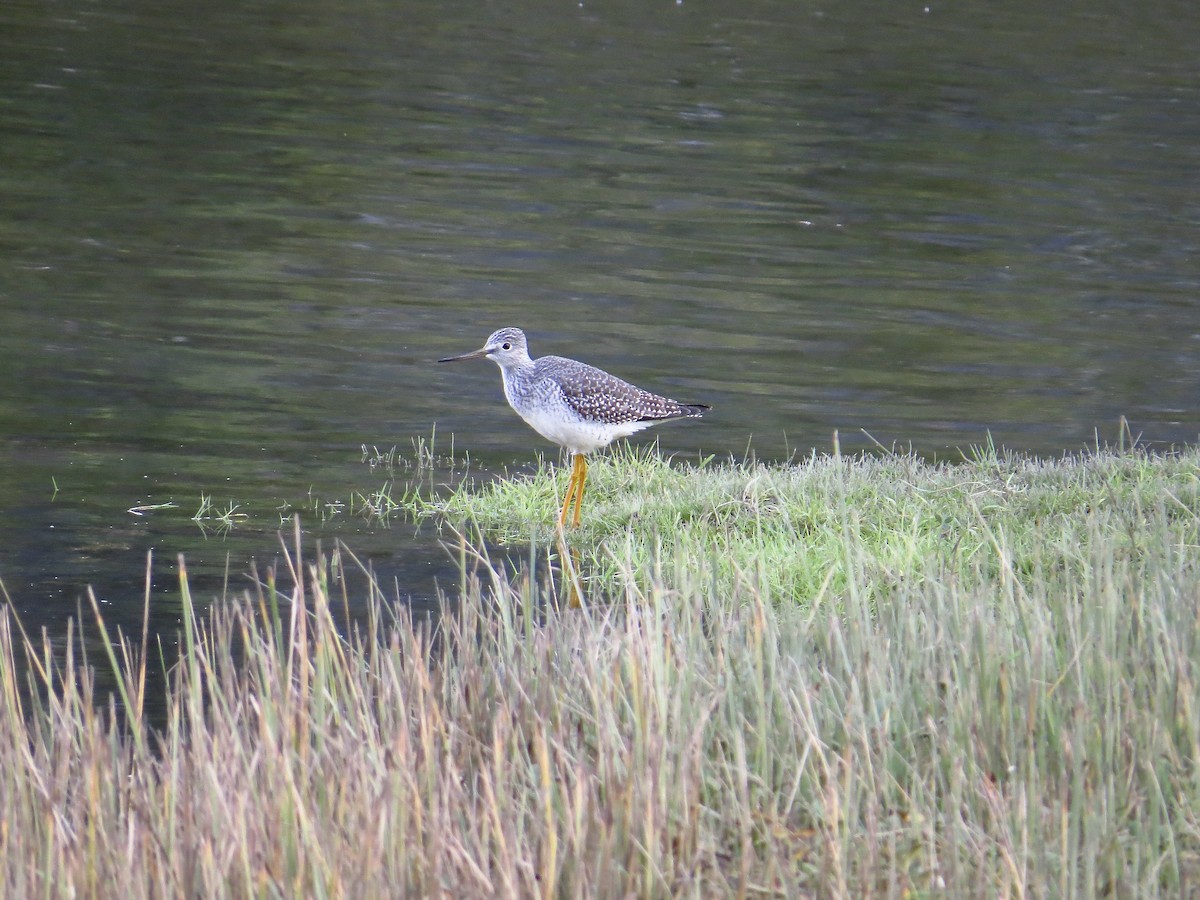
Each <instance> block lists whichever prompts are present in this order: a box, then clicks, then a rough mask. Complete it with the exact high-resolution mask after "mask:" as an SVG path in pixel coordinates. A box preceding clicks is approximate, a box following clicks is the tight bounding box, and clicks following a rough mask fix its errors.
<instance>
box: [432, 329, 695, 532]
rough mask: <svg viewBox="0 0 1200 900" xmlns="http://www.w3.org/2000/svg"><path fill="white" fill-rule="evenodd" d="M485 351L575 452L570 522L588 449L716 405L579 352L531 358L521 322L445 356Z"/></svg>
mask: <svg viewBox="0 0 1200 900" xmlns="http://www.w3.org/2000/svg"><path fill="white" fill-rule="evenodd" d="M479 357H486V358H488V359H490V360H492V362H494V363H495V364H496V365H498V366H499V367H500V374H501V376H502V377H503V379H504V396H505V397H507V398H508V405H509V406H511V407H512V408H513V409H515V410H516V411H517V414H518V415H519V416H520V417H521V418H522V419H524V420H525V421H526V422H528V423H529V425H530V427H532V428H533V430H534V431H536V432H537V433H538V434H540V435H541V436H542V437H544V438H546V439H547V440H550V441H553V442H554V443H556V444H558V445H559V446H561V447H566V448H567V449H568V450H570V451H571V453H573V454H574V456H575V464H574V466H573V467H572V470H571V480H570V481H569V482H568V484H567V493H566V497H565V499H564V500H563V507H562V514H561V515H560V516H559V522H560V523H561V524H563V525H565V524H566V522H567V510H568V509H569V508H570V507H571V504H572V502H574V504H575V514H574V518H573V521H574V524H576V525H578V524H579V516H580V509H581V507H582V506H583V486H584V483H585V482H586V481H587V461H586V460H585V459H584V454H585V453H588V452H589V451H591V450H595V449H597V448H598V447H603V446H605V445H606V444H609V443H611V442H612V441H614V440H616V439H617V438H619V437H628V436H629V435H631V434H633V433H634V432H636V431H641V430H642V429H643V428H649V427H650V426H651V425H656V424H658V423H659V422H667V421H669V420H671V419H685V418H687V419H694V418H697V417H699V416H702V415H704V412H705V410H707V409H708V407H707V406H705V405H703V404H701V403H679V402H677V401H675V400H671V399H669V398H667V397H660V396H658V395H657V394H651V393H650V392H649V391H643V390H642V389H641V388H639V387H634V386H633V385H632V384H630V383H629V382H628V381H622V380H621V379H620V378H617V377H616V376H615V375H609V374H608V373H607V372H605V371H604V370H603V369H597V368H596V367H595V366H589V365H588V364H587V363H581V362H576V361H575V360H573V359H565V358H564V357H561V356H543V357H542V358H541V359H530V357H529V346H528V344H527V343H526V342H525V333H524V332H523V331H521V329H520V328H501V329H500V330H499V331H495V332H493V333H492V335H491V336H490V337H489V338H488V339H487V343H485V344H484V345H483V347H482V348H480V349H479V350H476V351H474V352H473V353H464V354H463V355H462V356H449V357H446V358H445V359H440V360H438V362H454V361H455V360H459V359H478V358H479Z"/></svg>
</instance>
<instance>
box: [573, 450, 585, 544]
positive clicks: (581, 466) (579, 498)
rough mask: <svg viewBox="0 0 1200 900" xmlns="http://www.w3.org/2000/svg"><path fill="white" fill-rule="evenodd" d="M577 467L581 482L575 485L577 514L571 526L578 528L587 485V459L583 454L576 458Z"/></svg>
mask: <svg viewBox="0 0 1200 900" xmlns="http://www.w3.org/2000/svg"><path fill="white" fill-rule="evenodd" d="M575 467H576V468H577V469H578V470H579V480H578V481H577V482H576V484H575V514H574V515H573V516H572V517H571V524H572V525H574V526H575V527H576V528H578V527H579V517H580V515H581V514H582V512H583V486H584V485H585V484H586V483H587V457H585V456H584V455H583V454H582V453H580V454H578V455H577V456H576V457H575Z"/></svg>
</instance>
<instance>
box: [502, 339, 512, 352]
mask: <svg viewBox="0 0 1200 900" xmlns="http://www.w3.org/2000/svg"><path fill="white" fill-rule="evenodd" d="M500 349H501V350H511V349H512V344H510V343H509V342H508V341H505V342H504V343H503V344H501V345H500Z"/></svg>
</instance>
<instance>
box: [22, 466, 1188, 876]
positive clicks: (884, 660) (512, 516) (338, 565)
mask: <svg viewBox="0 0 1200 900" xmlns="http://www.w3.org/2000/svg"><path fill="white" fill-rule="evenodd" d="M591 476H592V477H591V479H590V480H589V494H588V497H587V500H586V504H585V508H584V520H585V527H584V528H582V529H580V530H579V532H578V533H576V534H572V535H570V536H569V538H568V540H569V541H570V545H571V547H572V548H573V549H574V550H576V551H577V553H578V555H579V558H580V563H579V567H580V570H581V572H582V573H583V576H584V578H583V580H584V592H583V593H584V600H585V604H584V606H583V608H582V609H569V608H564V607H565V606H566V604H559V603H557V602H556V598H557V592H558V590H559V586H558V584H557V583H556V581H555V579H554V578H553V577H550V576H551V575H552V574H553V573H549V572H546V567H545V566H544V565H540V564H539V566H538V568H537V570H536V571H535V574H534V575H533V576H532V577H530V576H529V575H528V573H527V572H526V571H524V570H522V569H520V568H514V567H513V564H511V563H507V562H505V563H503V564H494V565H493V564H491V563H489V561H488V559H487V551H486V550H485V549H484V544H483V543H480V542H475V545H474V546H473V547H472V546H468V545H467V544H463V545H461V547H460V552H461V554H462V557H463V560H464V571H463V582H462V586H461V597H457V598H455V599H456V600H457V602H456V603H453V604H452V605H451V606H450V607H449V608H448V609H447V611H446V613H445V614H444V616H443V617H442V619H441V623H440V626H439V628H438V629H437V631H436V633H431V631H430V629H429V628H428V626H427V625H423V624H421V623H420V622H414V621H413V620H412V619H410V618H409V617H408V616H407V615H406V613H405V612H404V611H403V609H400V610H399V611H398V612H396V613H395V614H394V616H393V614H392V613H390V612H388V610H389V609H392V608H393V607H392V606H391V605H389V604H388V602H387V600H386V598H385V597H383V596H382V595H381V593H380V592H379V590H378V588H377V587H375V586H374V585H372V584H371V582H370V580H369V578H368V577H367V575H366V574H365V573H362V572H361V571H360V570H359V569H358V568H357V567H356V566H355V565H354V561H353V559H352V558H351V557H350V555H349V553H348V551H345V550H339V551H338V552H336V553H335V554H334V555H333V557H331V558H328V559H325V560H320V561H314V564H313V565H307V564H303V563H302V562H301V561H300V559H299V558H298V557H299V552H300V551H299V550H296V551H295V554H294V556H293V558H292V560H291V561H290V565H291V566H292V567H293V568H294V575H295V577H296V578H298V579H299V580H300V581H301V586H300V588H298V589H296V590H295V591H289V593H288V594H286V595H283V594H279V593H277V592H276V591H275V590H274V589H273V588H272V585H273V584H274V583H275V580H274V579H273V578H268V579H267V583H266V584H264V586H263V587H262V588H261V590H259V591H258V592H255V593H253V594H251V595H248V596H243V597H228V598H223V599H221V600H220V601H218V602H216V603H214V604H213V605H212V607H211V609H210V610H209V612H208V613H207V614H204V615H201V614H200V613H198V612H197V610H196V608H195V606H194V604H193V602H192V598H191V597H190V595H189V592H188V590H187V586H186V577H184V578H183V580H182V582H181V590H182V594H183V600H184V620H183V624H184V629H183V636H182V639H181V651H180V653H179V657H178V660H177V661H176V659H175V657H174V655H173V654H168V653H167V651H166V650H163V649H156V648H155V647H154V646H153V645H152V644H149V645H148V644H147V642H146V641H145V639H144V638H143V637H142V636H141V635H140V634H139V635H132V636H126V635H122V636H118V635H116V634H115V633H110V642H109V644H108V645H107V649H106V651H105V656H106V658H105V659H103V660H91V661H90V662H91V663H92V664H99V665H103V666H105V667H107V668H112V669H114V670H115V671H116V672H117V673H119V677H120V683H121V687H120V690H119V692H118V693H119V695H120V706H121V708H122V709H123V710H124V715H121V716H118V715H117V714H116V712H115V709H116V706H115V705H114V703H115V702H114V703H110V701H108V700H107V699H106V698H104V697H100V696H97V695H96V688H95V677H94V676H93V675H91V674H89V670H88V668H87V666H86V665H85V664H84V663H85V661H84V660H82V659H81V658H80V648H79V646H78V645H77V644H76V643H74V642H73V641H71V640H70V639H69V638H68V644H67V647H66V649H65V650H63V649H61V648H58V647H55V646H52V644H53V643H55V642H54V641H52V640H51V638H50V637H43V638H40V639H33V640H29V639H26V638H25V637H23V636H22V635H21V634H20V633H19V632H17V631H16V630H15V628H14V621H13V618H12V616H11V614H9V613H8V612H7V611H3V612H0V696H2V699H0V809H2V810H3V811H4V813H3V818H2V819H0V859H2V860H3V863H4V864H3V866H2V867H0V878H2V879H3V884H2V885H0V894H3V895H4V896H66V895H68V894H71V895H79V894H82V895H85V896H94V895H104V896H123V897H142V896H165V895H172V896H174V895H180V894H186V895H200V896H247V895H253V896H264V897H268V896H314V897H315V896H338V897H340V896H348V897H370V896H397V895H400V896H404V895H407V896H426V895H438V894H444V895H448V896H548V897H550V896H553V897H588V896H594V897H625V896H645V897H665V896H693V897H712V896H743V897H756V896H781V897H783V896H786V897H794V896H813V897H863V896H909V897H921V896H948V897H975V896H979V897H999V896H1008V897H1016V896H1033V897H1061V896H1075V897H1101V896H1112V897H1133V896H1137V897H1152V896H1164V897H1179V896H1188V895H1191V894H1194V892H1195V891H1196V890H1197V885H1198V884H1200V769H1198V767H1197V763H1198V762H1200V709H1198V708H1197V706H1198V703H1200V697H1198V695H1197V679H1198V677H1200V453H1197V452H1196V451H1193V450H1188V451H1184V452H1181V453H1179V454H1176V455H1170V456H1153V455H1149V454H1146V453H1142V452H1140V451H1135V452H1128V453H1107V452H1102V453H1096V454H1091V455H1087V456H1081V457H1077V458H1071V459H1064V460H1061V461H1057V462H1038V461H1033V460H1029V459H1026V458H1021V457H1016V456H1005V455H998V454H995V453H985V454H980V455H979V457H978V458H975V459H972V460H969V461H966V462H964V463H962V464H960V465H956V466H931V465H927V464H925V463H922V462H920V461H918V460H916V459H914V458H911V457H905V456H888V457H881V458H872V459H846V458H837V457H834V458H825V457H814V458H812V459H808V460H805V461H803V462H802V463H800V464H798V465H794V466H764V465H758V464H744V465H743V464H737V465H733V464H720V463H716V462H713V461H709V462H707V463H706V464H704V465H702V466H698V467H688V466H669V465H667V464H665V463H663V462H662V461H661V460H659V459H657V457H656V456H655V455H654V454H653V453H647V452H645V451H642V452H639V453H634V454H632V455H622V456H619V457H618V458H617V459H615V460H613V461H600V462H597V463H596V464H595V465H594V466H593V467H592V472H591ZM563 477H564V473H561V472H559V471H557V470H552V469H549V468H546V467H543V468H542V469H540V470H539V471H538V472H536V473H534V474H533V475H531V476H529V477H526V478H517V479H511V480H506V481H504V482H495V483H492V484H488V485H482V486H479V487H478V488H476V489H462V490H459V491H457V492H455V493H453V494H451V495H450V496H448V497H446V498H443V499H436V500H435V499H431V498H430V497H429V496H428V495H426V496H425V497H424V498H422V499H411V500H410V503H411V505H410V506H409V507H408V512H409V513H410V514H418V515H419V514H426V515H428V514H433V513H434V512H435V511H436V515H437V516H438V517H439V520H440V521H443V522H444V523H445V524H446V527H447V528H448V529H451V528H453V529H457V530H458V531H460V532H463V533H475V531H474V530H475V529H478V531H479V533H481V534H483V535H485V536H486V537H487V539H488V542H489V543H490V545H492V546H493V547H494V546H496V545H506V548H507V549H508V550H510V551H511V556H512V557H514V558H516V557H523V558H530V559H534V560H541V559H543V558H544V557H545V556H551V557H553V556H556V555H557V554H558V553H559V552H560V551H559V550H558V549H557V546H556V545H557V541H556V540H555V539H554V538H553V537H551V536H552V535H553V534H554V528H553V524H554V522H555V520H556V516H557V501H556V496H555V494H556V489H557V491H561V489H562V483H561V479H562V478H563ZM559 496H561V494H559ZM468 523H472V524H468ZM531 534H532V535H533V539H534V543H533V545H532V547H531V545H530V537H531ZM522 548H523V549H522ZM518 551H519V552H518ZM287 580H289V579H287V578H285V577H284V574H283V573H280V574H279V578H278V581H279V582H284V581H287ZM351 597H358V598H366V599H368V600H369V603H370V607H371V610H372V613H371V615H370V616H369V617H368V620H367V624H366V625H365V626H364V627H363V628H362V629H360V630H359V631H358V632H355V633H354V634H352V635H349V636H347V635H346V634H344V633H342V632H340V631H339V630H338V628H337V627H336V626H335V624H334V617H333V615H332V612H331V610H332V609H336V608H338V607H339V606H341V605H342V604H344V603H346V602H348V601H349V599H350V598H351ZM97 616H98V613H97ZM159 655H162V656H166V657H167V658H168V662H169V663H170V664H172V666H173V668H172V687H171V689H170V692H169V696H168V697H167V698H166V704H167V706H166V715H165V722H166V725H165V727H163V728H162V729H161V730H151V729H150V728H149V727H148V725H147V724H146V720H145V716H144V715H142V714H141V713H140V710H142V709H143V708H144V707H145V697H144V686H145V684H146V678H145V672H144V668H143V667H144V665H145V661H146V660H147V659H156V658H157V657H158V656H159ZM22 672H26V673H29V677H30V680H31V683H30V684H29V685H25V684H24V683H23V681H22V676H21V674H20V673H22Z"/></svg>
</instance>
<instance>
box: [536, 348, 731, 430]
mask: <svg viewBox="0 0 1200 900" xmlns="http://www.w3.org/2000/svg"><path fill="white" fill-rule="evenodd" d="M538 363H539V366H541V365H545V368H546V374H547V375H549V376H550V377H552V378H553V379H554V380H555V381H557V382H558V385H559V387H560V388H561V389H562V392H563V399H564V400H566V402H567V405H568V406H570V407H571V408H572V409H573V410H575V412H577V413H578V414H579V415H580V416H582V417H583V418H585V419H588V420H590V421H593V422H604V423H609V424H624V423H626V422H658V421H662V420H665V419H679V418H684V417H694V416H700V415H703V413H704V411H705V410H706V409H708V407H707V406H701V405H699V404H694V405H688V404H683V403H678V402H676V401H675V400H671V399H669V398H667V397H660V396H658V395H657V394H651V393H650V392H649V391H643V390H642V389H641V388H639V387H636V386H634V385H632V384H630V383H629V382H627V381H622V380H621V379H620V378H617V377H616V376H615V375H609V374H608V373H607V372H605V371H604V370H603V369H597V368H596V367H595V366H589V365H587V364H586V363H581V362H577V361H575V360H573V359H564V358H562V357H557V356H547V357H543V358H542V359H540V360H538Z"/></svg>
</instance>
